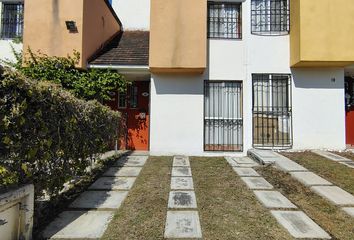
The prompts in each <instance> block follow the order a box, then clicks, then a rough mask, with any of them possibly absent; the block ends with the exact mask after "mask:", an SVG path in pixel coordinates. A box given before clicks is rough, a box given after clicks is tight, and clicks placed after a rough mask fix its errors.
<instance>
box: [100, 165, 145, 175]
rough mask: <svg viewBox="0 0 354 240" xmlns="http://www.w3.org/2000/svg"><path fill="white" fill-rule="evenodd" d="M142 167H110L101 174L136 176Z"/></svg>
mask: <svg viewBox="0 0 354 240" xmlns="http://www.w3.org/2000/svg"><path fill="white" fill-rule="evenodd" d="M141 169H142V167H111V168H109V169H108V170H107V172H105V173H104V174H103V176H106V177H137V176H138V175H139V173H140V171H141Z"/></svg>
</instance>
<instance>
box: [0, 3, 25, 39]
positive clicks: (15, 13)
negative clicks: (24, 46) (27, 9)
mask: <svg viewBox="0 0 354 240" xmlns="http://www.w3.org/2000/svg"><path fill="white" fill-rule="evenodd" d="M22 34H23V3H3V4H2V12H1V38H2V39H12V38H16V37H22Z"/></svg>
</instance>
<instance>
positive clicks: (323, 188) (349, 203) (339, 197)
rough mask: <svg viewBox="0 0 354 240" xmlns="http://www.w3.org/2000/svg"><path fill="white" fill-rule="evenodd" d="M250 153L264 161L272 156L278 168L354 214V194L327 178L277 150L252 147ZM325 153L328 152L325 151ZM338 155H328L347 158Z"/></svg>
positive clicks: (341, 159) (337, 159) (333, 157)
mask: <svg viewBox="0 0 354 240" xmlns="http://www.w3.org/2000/svg"><path fill="white" fill-rule="evenodd" d="M316 153H318V154H320V153H321V154H323V153H322V152H319V151H316ZM250 155H251V156H252V157H254V158H255V159H256V160H258V161H260V162H262V163H264V162H266V161H267V160H268V159H269V158H270V157H269V156H271V159H272V160H273V163H274V164H275V166H276V167H277V168H278V169H280V170H282V171H284V172H288V173H289V174H290V175H291V176H292V177H293V178H294V179H296V180H298V181H299V182H301V183H302V184H304V185H305V186H307V187H309V188H310V189H311V190H312V191H313V192H315V193H316V194H318V195H320V196H321V197H323V198H325V199H327V200H328V201H329V202H331V203H332V204H334V205H337V206H339V207H342V209H343V211H345V212H346V213H348V214H349V215H351V216H353V215H354V214H353V211H354V196H353V195H352V194H350V193H348V192H346V191H345V190H343V189H341V188H339V187H337V186H335V185H333V184H332V183H331V182H329V181H327V180H326V179H324V178H322V177H320V176H318V175H317V174H315V173H313V172H311V171H309V170H307V169H306V168H304V167H303V166H301V165H300V164H298V163H296V162H294V161H292V160H290V159H289V158H286V157H285V156H283V155H280V154H278V153H276V152H273V151H265V150H255V149H252V150H250ZM325 155H328V154H327V153H325ZM336 156H338V155H336ZM336 156H333V154H332V153H330V154H329V155H328V157H331V158H332V160H333V161H337V162H340V161H344V159H346V158H344V159H343V157H341V156H338V157H336ZM334 159H336V160H334ZM347 160H348V159H347ZM349 161H351V160H349Z"/></svg>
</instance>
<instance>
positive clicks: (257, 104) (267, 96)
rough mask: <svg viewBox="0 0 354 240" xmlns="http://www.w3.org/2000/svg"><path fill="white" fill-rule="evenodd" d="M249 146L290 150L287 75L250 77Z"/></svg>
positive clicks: (290, 125)
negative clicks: (288, 148)
mask: <svg viewBox="0 0 354 240" xmlns="http://www.w3.org/2000/svg"><path fill="white" fill-rule="evenodd" d="M252 82H253V107H252V112H253V146H254V147H264V148H267V147H270V148H287V147H291V146H292V103H291V75H286V74H285V75H284V74H253V75H252Z"/></svg>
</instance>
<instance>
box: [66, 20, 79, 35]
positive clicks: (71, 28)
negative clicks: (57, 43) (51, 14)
mask: <svg viewBox="0 0 354 240" xmlns="http://www.w3.org/2000/svg"><path fill="white" fill-rule="evenodd" d="M65 25H66V29H68V30H69V32H70V33H77V32H78V31H77V26H76V22H75V21H65Z"/></svg>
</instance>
